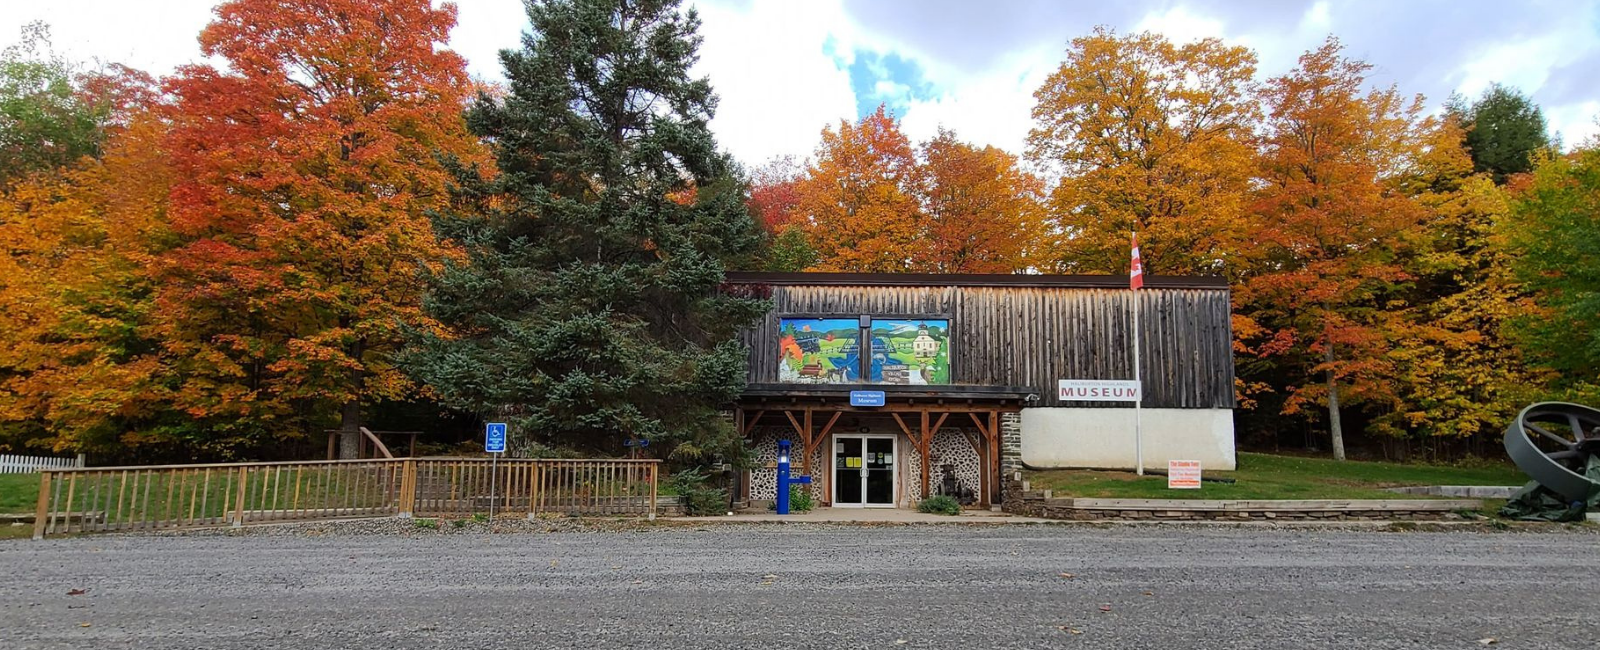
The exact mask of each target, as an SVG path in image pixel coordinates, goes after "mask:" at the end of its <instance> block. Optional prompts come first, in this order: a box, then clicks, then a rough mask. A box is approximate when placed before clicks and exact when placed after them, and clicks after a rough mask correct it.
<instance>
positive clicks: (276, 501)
mask: <svg viewBox="0 0 1600 650" xmlns="http://www.w3.org/2000/svg"><path fill="white" fill-rule="evenodd" d="M659 462H660V461H656V460H539V459H504V460H499V461H496V462H492V461H491V460H490V459H487V458H416V459H411V458H407V459H393V460H389V459H383V460H333V461H309V462H285V463H227V464H215V465H165V466H148V467H96V468H88V469H86V468H69V469H48V470H45V471H43V472H41V473H40V475H39V502H38V506H37V508H38V509H37V511H36V513H35V520H34V529H33V537H34V539H41V538H43V537H45V536H47V535H58V534H69V533H89V532H110V531H125V530H161V529H180V528H202V527H210V526H228V525H231V526H243V525H246V524H259V523H272V522H287V521H316V520H326V519H349V518H370V517H394V516H400V517H410V516H413V515H415V516H427V517H470V516H474V515H478V514H486V515H487V514H493V515H497V516H498V515H512V514H514V515H519V516H526V517H529V518H532V517H536V516H539V515H541V514H546V513H548V514H554V515H568V516H597V515H610V516H645V517H648V518H651V519H654V518H655V512H656V491H657V470H656V467H657V465H658V464H659Z"/></svg>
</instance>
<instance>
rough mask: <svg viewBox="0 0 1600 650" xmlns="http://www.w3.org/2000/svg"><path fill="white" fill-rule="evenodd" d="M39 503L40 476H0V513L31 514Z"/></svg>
mask: <svg viewBox="0 0 1600 650" xmlns="http://www.w3.org/2000/svg"><path fill="white" fill-rule="evenodd" d="M38 503H39V475H38V474H0V512H5V513H13V512H29V513H31V512H33V509H34V506H35V505H37V504H38Z"/></svg>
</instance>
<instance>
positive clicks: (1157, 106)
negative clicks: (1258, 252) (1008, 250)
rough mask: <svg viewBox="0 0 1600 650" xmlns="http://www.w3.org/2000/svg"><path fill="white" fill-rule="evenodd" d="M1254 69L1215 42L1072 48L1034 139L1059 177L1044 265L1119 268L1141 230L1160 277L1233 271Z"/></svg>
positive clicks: (1038, 156)
mask: <svg viewBox="0 0 1600 650" xmlns="http://www.w3.org/2000/svg"><path fill="white" fill-rule="evenodd" d="M1255 70H1256V57H1255V53H1253V52H1251V51H1250V50H1249V49H1247V48H1244V47H1239V46H1230V45H1225V44H1223V42H1222V41H1220V40H1218V39H1215V38H1208V39H1201V40H1198V41H1195V42H1193V43H1188V44H1184V45H1176V44H1173V43H1172V42H1171V41H1169V40H1167V39H1166V37H1164V36H1161V35H1159V34H1153V33H1150V32H1144V33H1140V34H1133V35H1118V34H1116V33H1115V32H1114V31H1112V30H1110V29H1107V28H1099V29H1096V30H1095V32H1094V33H1093V34H1091V35H1088V36H1084V37H1080V38H1076V39H1073V41H1072V45H1071V47H1069V48H1068V50H1067V59H1066V61H1064V62H1062V64H1061V67H1060V68H1059V69H1058V70H1056V72H1055V73H1053V74H1051V75H1050V77H1049V78H1048V79H1047V80H1046V81H1045V83H1044V85H1043V86H1041V87H1040V88H1039V90H1038V91H1037V92H1036V93H1034V96H1035V97H1036V98H1037V99H1038V104H1037V105H1035V107H1034V109H1033V117H1034V120H1035V123H1036V126H1035V127H1034V129H1033V131H1032V132H1031V133H1030V134H1029V136H1028V152H1029V156H1030V157H1031V158H1032V159H1033V160H1034V161H1035V162H1037V163H1039V164H1041V165H1044V166H1047V167H1050V168H1053V169H1054V170H1055V171H1056V172H1058V173H1059V175H1060V179H1061V180H1060V182H1059V183H1058V184H1057V185H1056V187H1055V188H1054V190H1053V191H1052V192H1051V195H1050V203H1049V205H1050V220H1051V223H1052V225H1053V229H1052V230H1053V231H1054V233H1056V234H1057V238H1056V241H1055V242H1054V243H1053V245H1052V250H1051V251H1050V255H1049V259H1048V260H1047V262H1048V264H1046V265H1045V267H1044V268H1045V269H1047V270H1053V271H1056V272H1061V273H1125V272H1126V271H1127V265H1128V236H1129V232H1130V231H1133V230H1136V229H1137V230H1139V241H1140V243H1141V244H1142V249H1141V253H1142V254H1143V258H1144V261H1145V264H1146V268H1147V269H1150V270H1151V271H1152V272H1154V273H1160V274H1168V275H1194V274H1209V275H1216V274H1223V273H1231V272H1235V271H1236V270H1237V267H1238V261H1239V260H1238V259H1237V254H1238V249H1239V245H1240V244H1239V242H1240V241H1241V240H1243V239H1244V237H1245V232H1246V231H1247V223H1248V219H1247V214H1248V208H1249V201H1250V199H1249V196H1250V188H1251V177H1252V173H1253V172H1254V169H1253V165H1254V161H1255V154H1256V151H1255V147H1254V142H1253V140H1254V136H1253V134H1252V130H1253V129H1254V127H1255V124H1256V123H1257V121H1258V119H1259V111H1258V110H1257V108H1256V102H1255V97H1254V94H1253V93H1254V88H1255V81H1254V80H1253V77H1254V75H1255ZM1041 237H1043V235H1042V234H1041Z"/></svg>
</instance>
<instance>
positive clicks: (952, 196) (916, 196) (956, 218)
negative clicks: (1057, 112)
mask: <svg viewBox="0 0 1600 650" xmlns="http://www.w3.org/2000/svg"><path fill="white" fill-rule="evenodd" d="M775 189H776V188H770V187H765V186H763V185H762V184H761V183H759V182H758V183H757V185H756V188H755V189H754V190H753V191H752V199H754V198H755V197H757V196H768V195H771V194H773V193H774V192H775ZM1042 193H1043V183H1042V182H1041V181H1040V180H1039V179H1038V178H1037V177H1035V176H1033V175H1031V174H1029V173H1027V172H1025V171H1023V170H1022V169H1021V168H1020V167H1019V166H1018V163H1017V160H1016V158H1015V157H1014V156H1012V155H1010V154H1007V153H1006V152H1004V151H1001V150H999V149H996V148H994V147H982V148H979V147H975V146H973V145H970V144H967V143H964V142H961V141H960V140H958V139H957V138H956V136H955V135H954V134H953V133H950V132H941V133H940V134H939V135H938V136H937V137H935V138H934V139H933V140H930V141H928V142H926V143H923V144H922V145H921V146H920V147H913V146H912V144H911V140H910V139H909V138H907V137H906V135H905V134H904V133H903V132H901V130H900V125H899V123H898V122H897V121H896V120H895V118H894V117H893V116H891V115H889V114H888V113H887V112H886V111H885V110H884V107H882V106H879V107H878V110H877V111H876V112H874V113H873V114H872V115H868V116H866V117H864V118H862V119H861V120H860V121H859V122H856V123H850V122H840V123H839V125H838V128H837V129H834V128H829V129H827V130H825V131H823V134H822V142H821V144H819V145H818V147H817V157H816V159H815V161H814V162H813V163H812V164H811V165H810V167H809V168H808V169H807V170H806V172H805V175H804V177H803V178H801V179H799V180H798V181H796V182H794V194H795V196H796V200H795V201H794V202H793V205H792V207H790V208H789V214H788V216H787V217H786V219H785V221H786V225H785V226H783V228H782V230H780V233H786V234H790V235H792V234H793V233H794V232H795V229H799V232H803V233H804V236H805V240H806V244H807V245H809V246H811V247H813V248H814V250H815V252H816V254H817V262H816V263H815V264H814V265H813V266H812V267H811V268H809V269H808V270H813V271H852V272H862V273H1013V272H1017V271H1021V270H1023V269H1026V268H1028V266H1029V263H1030V259H1031V257H1030V256H1031V254H1032V253H1033V252H1034V250H1035V246H1034V245H1033V244H1034V242H1036V241H1038V236H1039V234H1040V230H1041V227H1042V226H1041V221H1042V214H1041V212H1042V209H1041V206H1040V198H1041V195H1042Z"/></svg>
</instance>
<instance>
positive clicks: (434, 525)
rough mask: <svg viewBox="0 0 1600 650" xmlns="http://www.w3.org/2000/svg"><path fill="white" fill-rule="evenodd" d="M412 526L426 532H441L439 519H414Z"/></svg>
mask: <svg viewBox="0 0 1600 650" xmlns="http://www.w3.org/2000/svg"><path fill="white" fill-rule="evenodd" d="M411 525H412V526H416V527H417V528H421V529H424V530H439V520H437V519H413V520H411Z"/></svg>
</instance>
